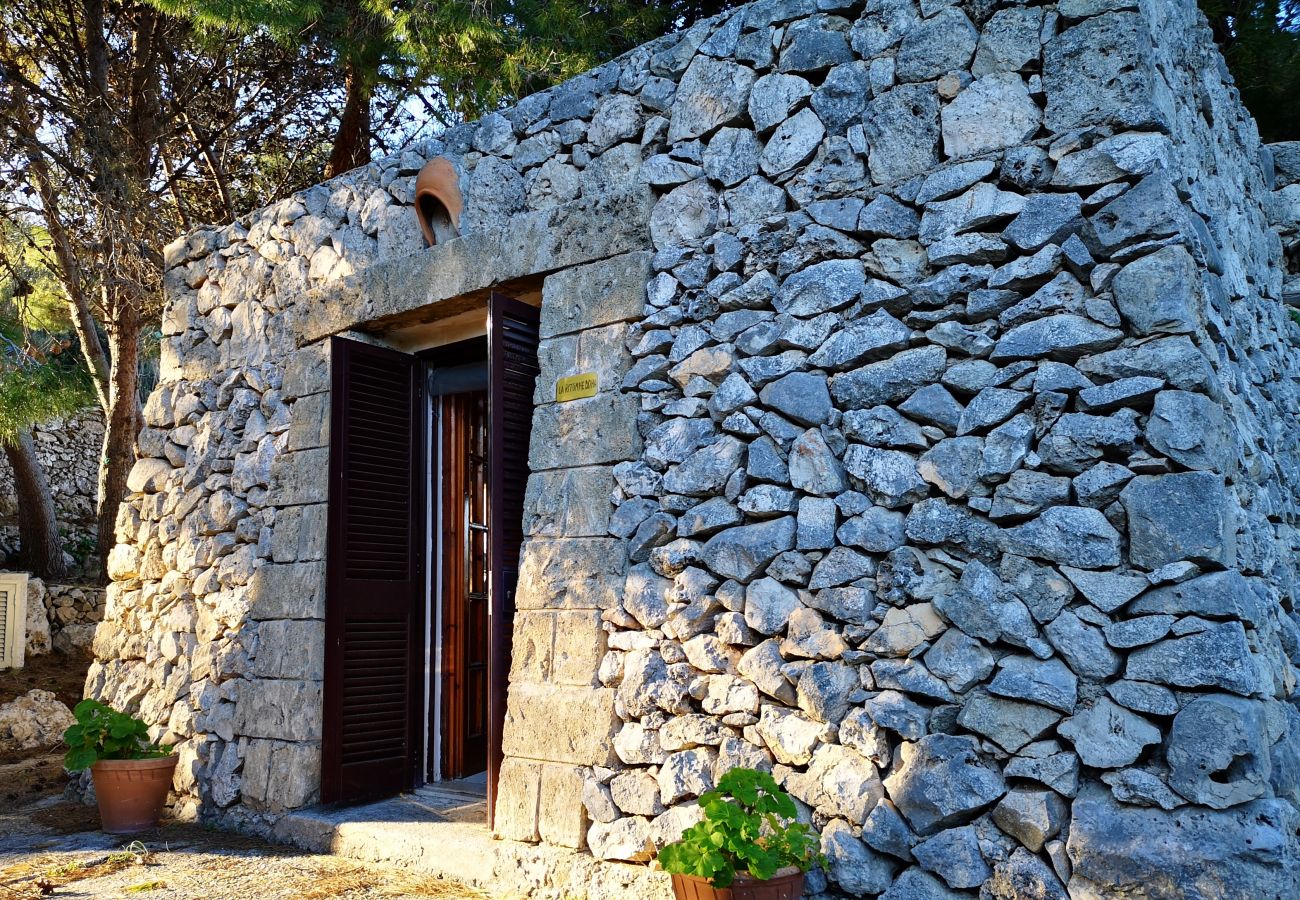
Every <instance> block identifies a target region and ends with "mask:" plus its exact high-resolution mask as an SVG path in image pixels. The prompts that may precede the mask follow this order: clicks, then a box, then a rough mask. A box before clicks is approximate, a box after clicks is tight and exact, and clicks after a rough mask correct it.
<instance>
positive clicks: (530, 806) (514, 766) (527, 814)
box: [492, 756, 543, 843]
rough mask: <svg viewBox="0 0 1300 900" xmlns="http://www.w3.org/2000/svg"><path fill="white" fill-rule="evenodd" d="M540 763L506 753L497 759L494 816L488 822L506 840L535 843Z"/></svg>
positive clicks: (539, 788) (540, 775)
mask: <svg viewBox="0 0 1300 900" xmlns="http://www.w3.org/2000/svg"><path fill="white" fill-rule="evenodd" d="M542 768H543V767H542V765H541V764H540V763H535V762H530V761H528V760H523V759H511V758H509V757H508V756H507V758H506V759H505V760H503V761H502V763H501V773H500V776H499V780H498V782H497V805H496V816H495V818H494V819H493V822H492V830H493V832H494V834H495V835H496V836H497V837H499V838H502V839H504V840H507V841H527V842H530V843H536V842H537V841H538V840H539V839H540V835H539V834H538V829H537V805H538V797H539V795H540V792H541V783H542Z"/></svg>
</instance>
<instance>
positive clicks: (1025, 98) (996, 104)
mask: <svg viewBox="0 0 1300 900" xmlns="http://www.w3.org/2000/svg"><path fill="white" fill-rule="evenodd" d="M1041 121H1042V112H1041V111H1040V110H1039V108H1038V104H1036V103H1035V102H1034V101H1033V100H1031V99H1030V97H1029V91H1028V90H1027V89H1026V87H1025V82H1024V80H1023V79H1022V78H1021V77H1020V76H1019V75H1017V74H1015V73H1014V72H1001V73H998V74H994V75H986V76H985V77H983V78H980V79H978V80H976V81H975V82H974V83H973V84H971V85H970V86H969V87H967V88H966V89H965V90H963V91H962V92H961V93H960V94H958V95H957V97H956V98H955V99H954V100H953V101H952V102H951V103H949V104H948V105H947V106H945V107H944V108H943V149H944V152H945V153H946V154H947V155H948V156H949V157H951V158H954V159H955V158H959V157H963V156H975V155H977V154H980V153H987V152H989V151H990V150H1001V149H1002V148H1004V147H1010V146H1012V145H1014V144H1019V143H1021V142H1022V141H1024V140H1025V139H1027V138H1030V137H1032V136H1033V135H1034V133H1035V132H1036V131H1038V126H1039V124H1040V122H1041Z"/></svg>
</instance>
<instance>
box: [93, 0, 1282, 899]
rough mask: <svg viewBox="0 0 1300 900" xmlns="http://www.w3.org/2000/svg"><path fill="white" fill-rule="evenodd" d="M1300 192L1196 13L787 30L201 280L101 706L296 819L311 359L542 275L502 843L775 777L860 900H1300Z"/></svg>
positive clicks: (607, 94) (313, 515)
mask: <svg viewBox="0 0 1300 900" xmlns="http://www.w3.org/2000/svg"><path fill="white" fill-rule="evenodd" d="M1290 153H1291V151H1290V150H1289V149H1287V148H1285V147H1283V148H1279V150H1278V151H1276V152H1274V153H1271V154H1270V153H1267V152H1264V151H1262V149H1261V148H1260V146H1259V141H1258V137H1257V135H1256V133H1255V128H1254V124H1253V122H1252V121H1251V120H1250V118H1249V116H1248V115H1247V114H1246V113H1245V112H1244V110H1243V109H1242V107H1241V105H1240V103H1239V100H1238V98H1237V96H1236V92H1235V91H1234V90H1233V89H1232V87H1231V86H1230V83H1229V79H1228V76H1227V74H1226V71H1225V70H1224V68H1223V64H1222V60H1221V59H1220V58H1219V57H1218V55H1217V52H1216V51H1215V50H1214V47H1213V43H1212V40H1211V37H1210V34H1209V31H1208V29H1207V28H1206V26H1205V24H1204V22H1203V20H1202V19H1201V17H1200V14H1199V12H1197V10H1196V8H1195V4H1194V3H1192V2H1191V0H1177V2H1165V0H1141V2H1126V0H1104V2H1093V0H1062V2H1060V3H1059V4H1056V5H1050V4H1048V5H1042V6H1021V5H1018V4H989V3H975V2H972V3H944V2H929V0H927V2H925V3H922V4H920V5H917V4H914V3H912V2H910V0H870V2H868V3H854V2H838V0H816V2H814V0H762V2H758V3H754V4H751V5H749V6H746V7H743V8H741V9H740V10H738V11H736V12H735V13H733V14H731V15H729V16H726V17H723V18H720V19H718V20H714V21H711V22H707V23H702V24H701V25H699V26H696V27H695V28H693V29H691V30H690V31H689V32H687V33H686V34H684V35H680V36H674V37H672V38H667V39H665V40H663V41H660V42H657V43H656V44H653V45H649V46H647V47H645V48H641V49H640V50H638V51H634V52H633V53H631V54H628V55H627V56H625V57H622V58H620V59H619V60H616V61H614V62H613V63H610V64H608V65H606V66H603V67H601V68H600V69H598V70H596V71H594V72H592V73H589V74H588V75H585V76H582V77H581V78H579V79H577V80H575V81H573V82H570V83H568V84H566V85H563V86H561V87H559V88H557V89H555V90H553V91H549V92H546V93H543V94H539V95H537V96H535V97H531V98H529V99H528V100H526V101H525V102H524V103H521V104H520V105H519V106H518V107H516V108H514V109H512V110H508V111H505V112H503V113H500V114H494V115H492V116H489V117H488V118H486V119H485V120H483V121H482V122H480V123H475V124H473V125H469V126H465V127H463V128H459V129H455V130H453V131H452V132H450V133H448V134H447V135H445V136H443V137H442V138H441V139H440V140H439V141H438V142H435V143H431V144H430V145H429V146H427V147H425V148H422V149H421V151H418V152H417V151H413V152H412V154H409V155H407V156H404V157H401V158H394V159H389V160H381V161H379V162H376V163H375V164H373V165H371V166H369V167H367V168H366V169H363V170H358V171H357V172H355V173H350V174H349V175H347V176H345V177H344V178H342V179H336V180H335V181H333V182H330V183H329V184H327V185H323V186H321V187H319V188H314V189H312V191H309V192H307V193H306V194H303V195H299V196H297V197H294V198H290V199H289V200H286V201H283V202H282V203H281V204H277V205H276V206H274V207H271V208H269V209H267V210H265V211H262V212H260V213H258V214H255V215H254V216H253V217H251V218H250V220H249V221H247V222H241V223H236V224H235V225H233V226H229V227H227V228H225V229H220V230H216V231H211V230H209V231H200V232H196V233H195V234H193V235H191V236H190V237H189V238H188V239H187V240H186V241H183V242H180V243H178V244H177V245H174V246H173V247H172V248H169V253H168V258H169V262H170V265H171V268H170V269H169V273H168V282H169V296H170V298H171V305H170V307H169V312H168V318H167V324H166V328H165V331H166V338H165V346H164V360H165V362H166V365H165V371H164V375H163V380H164V383H163V385H162V386H161V387H160V388H159V390H158V391H157V392H155V394H154V396H153V397H152V398H151V400H150V403H149V405H148V408H147V410H146V418H147V421H148V425H149V428H148V429H146V433H145V435H144V436H142V441H141V445H142V447H143V448H146V452H145V457H146V458H145V459H143V460H142V461H141V463H139V464H138V465H137V467H136V470H135V472H133V476H132V488H133V490H134V491H136V493H135V494H134V495H133V497H132V500H131V502H130V503H129V504H128V505H127V506H126V508H125V510H124V513H123V516H122V519H121V521H120V522H119V529H118V538H119V541H120V543H119V545H118V548H117V549H116V550H115V551H114V555H113V566H112V574H113V576H114V578H115V584H114V585H113V587H112V588H111V590H110V594H109V600H108V612H107V615H106V622H105V624H104V625H103V626H101V628H100V630H99V633H98V635H97V650H98V655H99V659H100V662H99V663H97V664H96V666H95V667H94V668H93V669H92V672H91V676H90V687H91V689H92V690H94V691H95V692H96V693H97V694H99V695H101V696H104V697H105V698H106V699H109V700H111V701H113V702H116V703H118V704H120V705H125V706H129V707H132V708H138V709H140V710H141V711H142V713H143V714H144V715H145V716H146V718H147V719H148V720H149V721H150V722H151V723H152V724H153V725H154V728H155V732H156V733H157V734H159V735H160V736H162V737H165V738H166V739H167V740H169V741H175V742H178V743H179V744H180V746H181V747H182V752H183V753H184V754H185V765H183V766H182V767H181V770H180V773H179V774H178V781H177V787H178V789H179V790H180V791H181V792H182V798H183V804H182V805H183V806H184V807H185V808H186V809H188V811H190V812H195V813H200V812H201V813H203V814H205V815H210V816H214V817H225V818H226V819H227V820H230V821H241V820H242V821H246V822H265V821H268V820H269V819H271V818H274V817H275V816H276V815H278V814H279V813H280V812H281V811H283V810H284V809H286V808H291V807H296V806H301V805H303V804H306V803H310V802H312V801H313V800H314V799H315V797H316V795H317V794H316V791H317V785H318V767H319V747H320V744H319V741H320V731H321V728H320V703H321V699H320V698H321V679H322V674H321V673H322V664H321V659H322V656H321V650H322V641H323V637H322V633H323V632H322V619H323V609H324V606H323V571H324V568H323V557H324V524H323V522H324V508H325V507H324V504H325V501H326V499H327V496H326V490H325V484H324V480H323V479H322V478H321V473H322V472H323V471H325V462H326V460H327V453H328V451H327V447H328V425H327V423H328V387H329V379H328V357H327V354H326V353H325V349H324V348H325V345H324V344H323V343H321V340H322V339H323V338H324V337H325V336H327V335H328V334H331V333H338V332H343V331H346V330H347V329H350V328H356V327H359V326H364V325H366V323H367V322H372V321H374V320H380V321H387V320H388V319H389V318H391V317H397V316H400V315H401V314H403V313H406V312H410V311H412V310H417V309H419V308H421V307H427V306H431V305H436V304H437V303H439V302H441V301H443V300H445V299H448V298H454V297H456V296H458V295H461V294H467V293H470V292H472V291H476V290H480V289H482V288H484V287H487V286H489V285H491V284H493V283H497V282H502V281H508V280H510V279H514V278H521V277H524V276H542V277H543V278H544V281H543V300H542V323H543V328H542V330H543V342H542V347H541V351H540V356H541V363H542V370H543V371H542V377H541V378H540V379H539V384H538V392H537V396H536V398H535V399H536V400H537V402H538V408H537V413H536V415H535V419H534V434H533V440H532V446H531V448H530V456H529V461H530V467H531V468H532V470H533V473H534V474H533V475H532V477H531V478H530V482H529V492H528V500H527V509H526V519H525V523H524V524H525V529H526V531H527V533H528V535H529V540H528V542H527V544H526V546H525V551H524V557H523V561H522V575H521V580H520V590H519V598H518V604H519V609H520V612H519V614H518V616H517V618H516V622H515V641H514V643H515V651H514V657H513V660H512V673H511V688H510V701H509V712H508V720H507V728H506V734H505V751H506V756H507V760H506V765H505V768H504V769H503V771H502V792H501V811H500V815H499V817H498V822H497V827H498V831H499V832H500V833H501V835H502V836H503V837H506V838H510V839H514V840H517V841H525V842H529V841H534V842H535V841H541V842H545V843H549V844H557V845H561V846H567V847H573V848H584V847H585V848H587V849H589V850H590V851H591V852H592V853H593V854H594V855H596V856H597V857H598V858H601V859H606V860H624V861H645V860H647V859H649V858H651V857H652V856H653V854H654V852H655V849H656V848H657V847H659V846H662V845H663V843H665V842H666V841H669V840H671V839H673V838H674V837H675V836H676V835H677V834H679V833H680V831H681V830H682V828H683V827H685V826H686V825H688V824H690V823H691V822H692V821H694V820H695V819H696V818H697V817H698V814H699V813H698V808H697V806H696V805H695V803H694V798H695V797H697V796H698V795H699V794H700V793H701V792H703V791H704V790H707V789H708V788H709V787H710V786H711V785H712V784H713V783H714V782H715V781H716V779H717V777H718V776H719V775H720V774H721V773H722V772H724V771H726V770H727V769H728V768H730V767H732V766H735V765H749V766H757V767H760V768H767V769H770V770H772V771H773V772H774V773H775V774H776V776H777V778H778V780H780V781H781V782H782V783H783V784H784V785H785V786H786V787H787V789H789V790H790V791H791V793H793V794H794V795H795V796H796V798H798V800H799V802H800V804H801V810H802V814H803V815H804V816H805V817H806V818H807V819H809V820H810V821H811V822H812V823H813V824H814V825H815V826H816V827H817V828H818V830H819V831H820V832H821V835H822V842H823V848H824V850H825V851H826V853H827V855H828V857H829V859H830V872H829V876H828V877H823V876H821V875H818V874H814V875H813V876H812V882H811V883H812V888H813V890H814V891H816V892H825V893H826V894H827V895H833V894H835V893H837V892H838V893H840V894H847V895H851V896H871V895H876V894H881V893H882V892H883V893H885V894H886V896H888V897H891V898H902V897H913V896H935V897H938V896H966V893H964V892H972V891H975V890H977V889H978V890H979V891H980V893H981V895H983V896H989V897H994V898H1001V897H1024V896H1032V897H1061V896H1066V895H1067V893H1068V895H1070V896H1131V895H1135V894H1138V893H1144V895H1147V896H1169V897H1175V896H1178V897H1182V896H1216V897H1243V898H1244V897H1257V896H1276V897H1284V896H1290V895H1292V894H1295V893H1297V892H1298V891H1300V886H1298V885H1297V882H1296V878H1297V873H1296V868H1295V866H1296V858H1297V857H1296V852H1297V848H1296V844H1295V842H1296V833H1297V824H1298V822H1297V816H1298V815H1300V814H1298V813H1297V804H1300V780H1298V779H1300V761H1298V760H1297V759H1296V752H1297V751H1296V746H1297V743H1296V742H1297V740H1300V737H1298V735H1300V715H1298V714H1297V712H1296V708H1295V705H1294V704H1293V703H1292V702H1291V698H1292V697H1293V695H1294V693H1295V688H1296V680H1295V667H1294V660H1295V658H1296V654H1297V653H1300V632H1298V631H1297V628H1296V623H1295V621H1294V618H1293V613H1294V601H1295V596H1294V584H1295V567H1296V550H1297V537H1296V530H1295V529H1296V520H1297V506H1296V501H1297V494H1296V488H1295V485H1296V484H1297V483H1300V482H1297V475H1300V473H1298V472H1297V467H1298V466H1297V463H1298V462H1300V460H1298V459H1297V449H1296V444H1295V441H1294V435H1295V434H1296V433H1297V426H1300V422H1297V418H1300V399H1298V398H1297V389H1298V386H1297V371H1298V366H1300V361H1298V360H1300V351H1298V350H1297V343H1298V342H1300V326H1297V325H1296V324H1295V323H1294V322H1292V321H1291V319H1290V318H1289V317H1288V315H1287V313H1286V308H1285V306H1284V303H1283V300H1284V297H1285V296H1286V295H1287V293H1288V291H1289V287H1288V283H1289V282H1288V281H1287V280H1286V279H1287V274H1286V270H1285V263H1284V261H1283V248H1284V244H1286V245H1287V246H1289V245H1290V244H1293V243H1294V235H1295V233H1296V220H1297V218H1300V216H1297V215H1295V214H1294V212H1293V211H1294V204H1291V205H1288V204H1290V201H1291V199H1293V197H1292V194H1290V193H1288V192H1289V191H1290V189H1291V187H1292V186H1293V182H1294V178H1295V174H1294V173H1295V166H1294V165H1293V164H1292V163H1290V162H1288V160H1291V159H1293V157H1292V156H1291V155H1288V154H1290ZM437 154H442V155H446V156H448V157H449V158H450V159H452V161H453V163H454V164H455V165H456V166H457V167H458V171H461V172H462V189H463V191H464V193H465V195H466V218H465V219H464V220H463V223H462V224H463V227H462V236H461V238H460V239H459V240H454V241H451V242H449V243H448V244H446V245H445V246H441V247H437V248H434V249H433V250H429V251H425V252H416V250H417V246H416V245H415V244H414V243H413V242H414V240H415V234H416V232H415V229H414V227H413V224H412V222H411V221H410V215H411V213H410V209H409V208H408V207H407V205H406V204H407V203H408V202H409V191H410V178H411V176H412V175H413V174H414V172H415V170H416V169H417V168H418V166H419V164H420V162H422V160H423V159H424V158H426V157H427V156H432V155H437ZM1288 173H1291V174H1288ZM1270 222H1271V224H1270ZM1279 233H1280V234H1281V235H1282V237H1281V238H1280V239H1279ZM589 371H595V372H597V373H598V375H599V378H598V382H599V385H600V388H601V390H600V391H599V392H598V393H597V395H596V396H595V397H592V398H589V399H584V400H578V401H574V402H571V403H564V404H557V403H554V402H552V401H553V399H554V382H555V380H556V379H557V378H559V377H562V376H564V375H570V374H577V373H580V372H589Z"/></svg>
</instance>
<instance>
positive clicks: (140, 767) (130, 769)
mask: <svg viewBox="0 0 1300 900" xmlns="http://www.w3.org/2000/svg"><path fill="white" fill-rule="evenodd" d="M176 760H177V757H176V755H175V754H172V755H171V756H164V757H160V758H158V759H101V760H100V761H99V762H97V763H95V764H94V765H93V766H91V767H90V776H91V778H92V779H93V780H94V782H95V799H96V800H98V801H99V819H100V822H101V824H102V825H103V828H104V831H106V832H108V833H109V834H134V833H135V832H137V831H148V830H149V829H150V828H156V827H157V826H158V820H159V819H160V818H161V817H162V810H163V804H164V803H166V802H167V792H168V791H169V790H171V787H172V773H173V772H175V771H176Z"/></svg>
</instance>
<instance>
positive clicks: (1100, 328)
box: [990, 313, 1124, 362]
mask: <svg viewBox="0 0 1300 900" xmlns="http://www.w3.org/2000/svg"><path fill="white" fill-rule="evenodd" d="M1123 339H1124V332H1122V331H1120V330H1118V329H1116V328H1109V327H1107V326H1105V325H1099V324H1097V323H1096V322H1093V321H1091V320H1089V319H1085V318H1083V317H1082V316H1076V315H1074V314H1072V313H1061V314H1059V315H1055V316H1048V317H1047V318H1045V319H1036V320H1035V321H1033V322H1026V323H1025V324H1024V325H1017V326H1016V327H1015V328H1012V329H1011V330H1010V331H1008V332H1007V333H1006V334H1005V335H1003V337H1002V339H1001V340H999V341H998V343H997V346H996V347H994V348H993V354H992V356H991V357H990V358H991V359H992V360H993V361H994V362H998V361H1009V360H1016V359H1040V358H1048V359H1055V360H1061V361H1066V362H1069V361H1073V360H1076V359H1078V358H1079V357H1081V356H1087V355H1090V354H1094V353H1098V352H1100V351H1102V350H1109V349H1111V348H1112V347H1116V346H1118V345H1119V343H1120V341H1122V340H1123Z"/></svg>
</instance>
